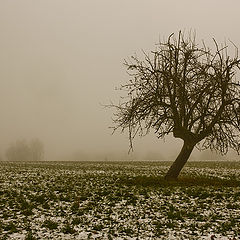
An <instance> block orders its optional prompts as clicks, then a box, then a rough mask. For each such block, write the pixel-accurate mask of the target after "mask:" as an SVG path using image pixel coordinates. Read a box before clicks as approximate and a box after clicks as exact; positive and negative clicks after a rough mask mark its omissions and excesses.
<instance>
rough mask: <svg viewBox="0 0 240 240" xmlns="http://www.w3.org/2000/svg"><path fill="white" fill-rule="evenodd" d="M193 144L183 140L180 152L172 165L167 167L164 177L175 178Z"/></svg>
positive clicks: (167, 178)
mask: <svg viewBox="0 0 240 240" xmlns="http://www.w3.org/2000/svg"><path fill="white" fill-rule="evenodd" d="M194 146H195V145H193V144H191V143H189V142H184V144H183V147H182V149H181V152H180V153H179V155H178V156H177V158H176V160H175V161H174V163H173V164H172V166H171V167H170V168H169V170H168V172H167V174H166V176H165V179H166V180H177V177H178V175H179V173H180V171H181V170H182V168H183V166H184V165H185V163H186V162H187V160H188V158H189V156H190V154H191V152H192V150H193V148H194Z"/></svg>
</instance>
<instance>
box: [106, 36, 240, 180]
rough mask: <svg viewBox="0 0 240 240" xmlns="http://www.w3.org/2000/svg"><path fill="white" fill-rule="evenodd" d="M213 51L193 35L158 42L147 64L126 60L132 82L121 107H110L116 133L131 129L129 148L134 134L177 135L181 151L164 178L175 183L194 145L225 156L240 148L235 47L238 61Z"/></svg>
mask: <svg viewBox="0 0 240 240" xmlns="http://www.w3.org/2000/svg"><path fill="white" fill-rule="evenodd" d="M213 43H214V46H215V50H214V51H212V50H210V48H208V47H206V45H205V43H204V42H203V43H202V44H201V46H199V45H198V44H197V43H196V38H195V34H189V35H188V36H187V37H185V36H184V34H183V33H182V32H181V31H180V32H179V34H178V35H177V36H176V35H175V34H171V35H170V36H169V38H168V39H167V40H166V41H164V42H160V43H159V45H158V46H157V47H156V49H155V50H154V51H152V52H151V53H150V54H146V53H145V52H144V59H143V60H141V59H139V58H138V57H137V56H136V55H135V56H132V58H131V59H130V60H126V61H125V66H126V67H127V69H128V73H129V75H130V77H131V79H130V81H129V82H128V83H126V84H125V85H123V86H121V88H120V89H121V90H124V91H125V92H126V93H127V96H124V97H122V102H120V103H119V104H117V105H116V104H111V105H110V107H114V108H115V110H116V112H115V114H114V119H113V121H114V130H116V129H121V130H122V132H123V131H124V130H127V131H128V133H129V140H130V149H132V141H133V139H134V137H135V136H136V135H140V136H143V135H145V134H148V133H149V132H150V130H151V129H153V130H154V131H155V133H156V134H157V136H158V138H164V137H165V136H166V135H168V134H170V133H173V136H174V137H175V138H180V139H182V140H183V147H182V149H181V151H180V153H179V155H178V156H177V158H176V160H175V162H174V163H173V164H172V165H171V167H170V169H169V170H168V172H167V174H166V176H165V178H166V179H167V180H171V179H172V180H174V179H177V177H178V175H179V173H180V171H181V169H182V168H183V166H184V165H185V163H186V162H187V160H188V159H189V156H190V154H191V152H192V150H193V149H194V147H195V146H196V147H197V148H198V149H200V150H201V149H211V150H216V151H217V152H219V153H221V154H226V153H227V152H228V150H229V148H232V149H234V150H236V151H237V152H238V153H239V149H240V144H239V143H240V83H239V81H238V80H237V78H236V71H237V70H239V66H240V59H238V50H237V47H236V46H235V45H234V44H233V43H232V45H233V46H234V49H235V56H234V57H230V56H229V55H228V51H227V50H228V46H226V44H225V45H224V46H221V47H220V46H219V45H218V44H217V42H216V41H215V39H213Z"/></svg>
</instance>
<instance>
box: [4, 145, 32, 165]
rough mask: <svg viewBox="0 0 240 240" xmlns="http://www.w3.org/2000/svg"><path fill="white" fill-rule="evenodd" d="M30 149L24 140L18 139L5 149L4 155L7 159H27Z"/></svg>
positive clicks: (28, 158)
mask: <svg viewBox="0 0 240 240" xmlns="http://www.w3.org/2000/svg"><path fill="white" fill-rule="evenodd" d="M29 152H30V149H29V146H28V145H27V142H26V141H25V140H18V141H16V142H15V143H14V144H11V145H10V147H9V148H8V149H7V150H6V157H7V159H8V160H9V161H29V160H30V154H29Z"/></svg>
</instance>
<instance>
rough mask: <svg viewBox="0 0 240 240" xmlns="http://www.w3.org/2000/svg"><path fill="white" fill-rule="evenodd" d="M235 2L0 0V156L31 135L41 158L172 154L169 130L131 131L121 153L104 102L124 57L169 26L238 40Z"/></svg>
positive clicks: (120, 137)
mask: <svg viewBox="0 0 240 240" xmlns="http://www.w3.org/2000/svg"><path fill="white" fill-rule="evenodd" d="M216 5H217V8H216ZM239 7H240V3H239V2H238V1H236V0H235V1H231V3H229V2H219V1H216V0H214V1H211V2H209V1H206V0H204V1H201V2H198V3H193V2H192V1H190V0H186V1H182V2H174V1H168V2H165V1H155V0H151V1H143V2H139V1H136V0H134V1H131V2H129V1H125V0H124V1H121V2H112V1H110V0H104V1H101V2H97V1H77V0H73V1H70V2H69V1H64V0H60V1H59V0H58V1H57V0H53V1H47V0H43V1H35V2H33V1H30V0H23V1H1V2H0V30H1V33H2V37H1V39H0V47H1V56H0V63H1V71H0V79H1V80H0V83H1V87H0V91H1V92H0V93H1V105H0V106H1V108H0V109H1V116H2V117H1V124H0V131H1V138H0V146H1V147H0V155H1V157H2V159H5V151H6V149H7V148H8V147H9V145H11V144H12V143H14V142H16V141H17V140H23V139H26V141H30V140H31V139H34V138H38V139H40V140H41V141H42V142H43V144H44V149H45V160H64V159H65V160H77V159H81V160H83V159H86V160H87V159H89V160H90V159H98V158H99V159H103V160H104V159H105V160H111V159H112V160H115V159H118V158H120V159H122V158H124V159H144V160H153V159H155V158H157V159H159V160H162V159H163V160H165V159H168V160H174V158H175V157H176V155H177V154H178V152H179V149H180V147H181V144H182V142H181V141H180V140H177V139H174V138H173V137H172V135H170V136H169V137H168V138H167V139H166V140H165V141H163V140H161V139H158V138H157V137H156V136H155V135H154V134H153V133H151V134H150V135H149V136H147V137H143V138H137V139H136V142H135V143H134V152H133V153H132V154H130V155H128V150H129V142H128V136H127V133H125V134H120V133H119V132H117V133H115V134H114V135H112V129H110V128H109V127H111V126H112V121H111V118H112V114H113V111H112V110H109V109H105V108H104V107H103V105H104V104H108V103H109V102H110V101H115V102H118V101H119V98H120V96H121V92H119V91H117V90H115V88H118V87H119V86H120V85H121V84H123V83H125V82H127V81H128V80H129V76H128V75H127V73H126V69H125V67H124V66H123V62H124V59H126V58H128V57H130V56H131V55H133V54H135V53H137V54H139V55H141V51H142V50H146V52H148V51H151V50H153V49H154V48H155V45H156V44H157V43H158V42H159V39H163V38H166V37H167V36H169V34H171V33H172V32H178V31H179V30H180V29H182V30H184V31H186V32H188V31H189V30H191V29H192V30H195V31H196V34H197V39H198V40H199V41H201V40H202V39H204V40H206V41H211V39H212V38H213V37H214V38H216V39H217V40H218V42H220V43H222V42H224V41H225V40H226V39H230V40H231V41H233V42H234V43H235V44H236V45H237V46H238V47H239V43H240V41H239V39H240V33H239V32H238V31H237V29H238V22H239V17H238V16H239V13H238V11H239ZM225 12H231V14H228V15H227V17H223V16H225ZM179 19H181V21H179ZM204 154H206V156H207V157H208V156H209V158H212V157H215V155H214V153H213V154H212V155H211V154H210V155H208V154H209V153H204V152H198V151H197V150H195V151H194V153H193V156H192V159H201V158H202V156H204ZM227 156H229V157H232V158H235V157H236V156H235V155H234V154H229V155H227ZM219 158H221V156H219Z"/></svg>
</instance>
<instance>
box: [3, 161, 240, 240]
mask: <svg viewBox="0 0 240 240" xmlns="http://www.w3.org/2000/svg"><path fill="white" fill-rule="evenodd" d="M169 165H170V162H37V163H33V162H32V163H27V162H26V163H7V162H1V163H0V184H1V187H0V239H28V240H30V239H41V240H42V239H43V240H44V239H53V240H56V239H59V240H62V239H119V240H120V239H144V240H145V239H209V240H210V239H216V240H217V239H229V240H230V239H232V240H233V239H240V162H220V163H217V162H190V163H188V164H187V165H186V167H185V168H184V170H183V172H182V174H181V177H180V180H179V181H178V182H177V183H176V182H175V183H174V182H172V183H168V182H166V181H164V180H163V176H164V174H165V173H166V171H167V169H168V168H169Z"/></svg>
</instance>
